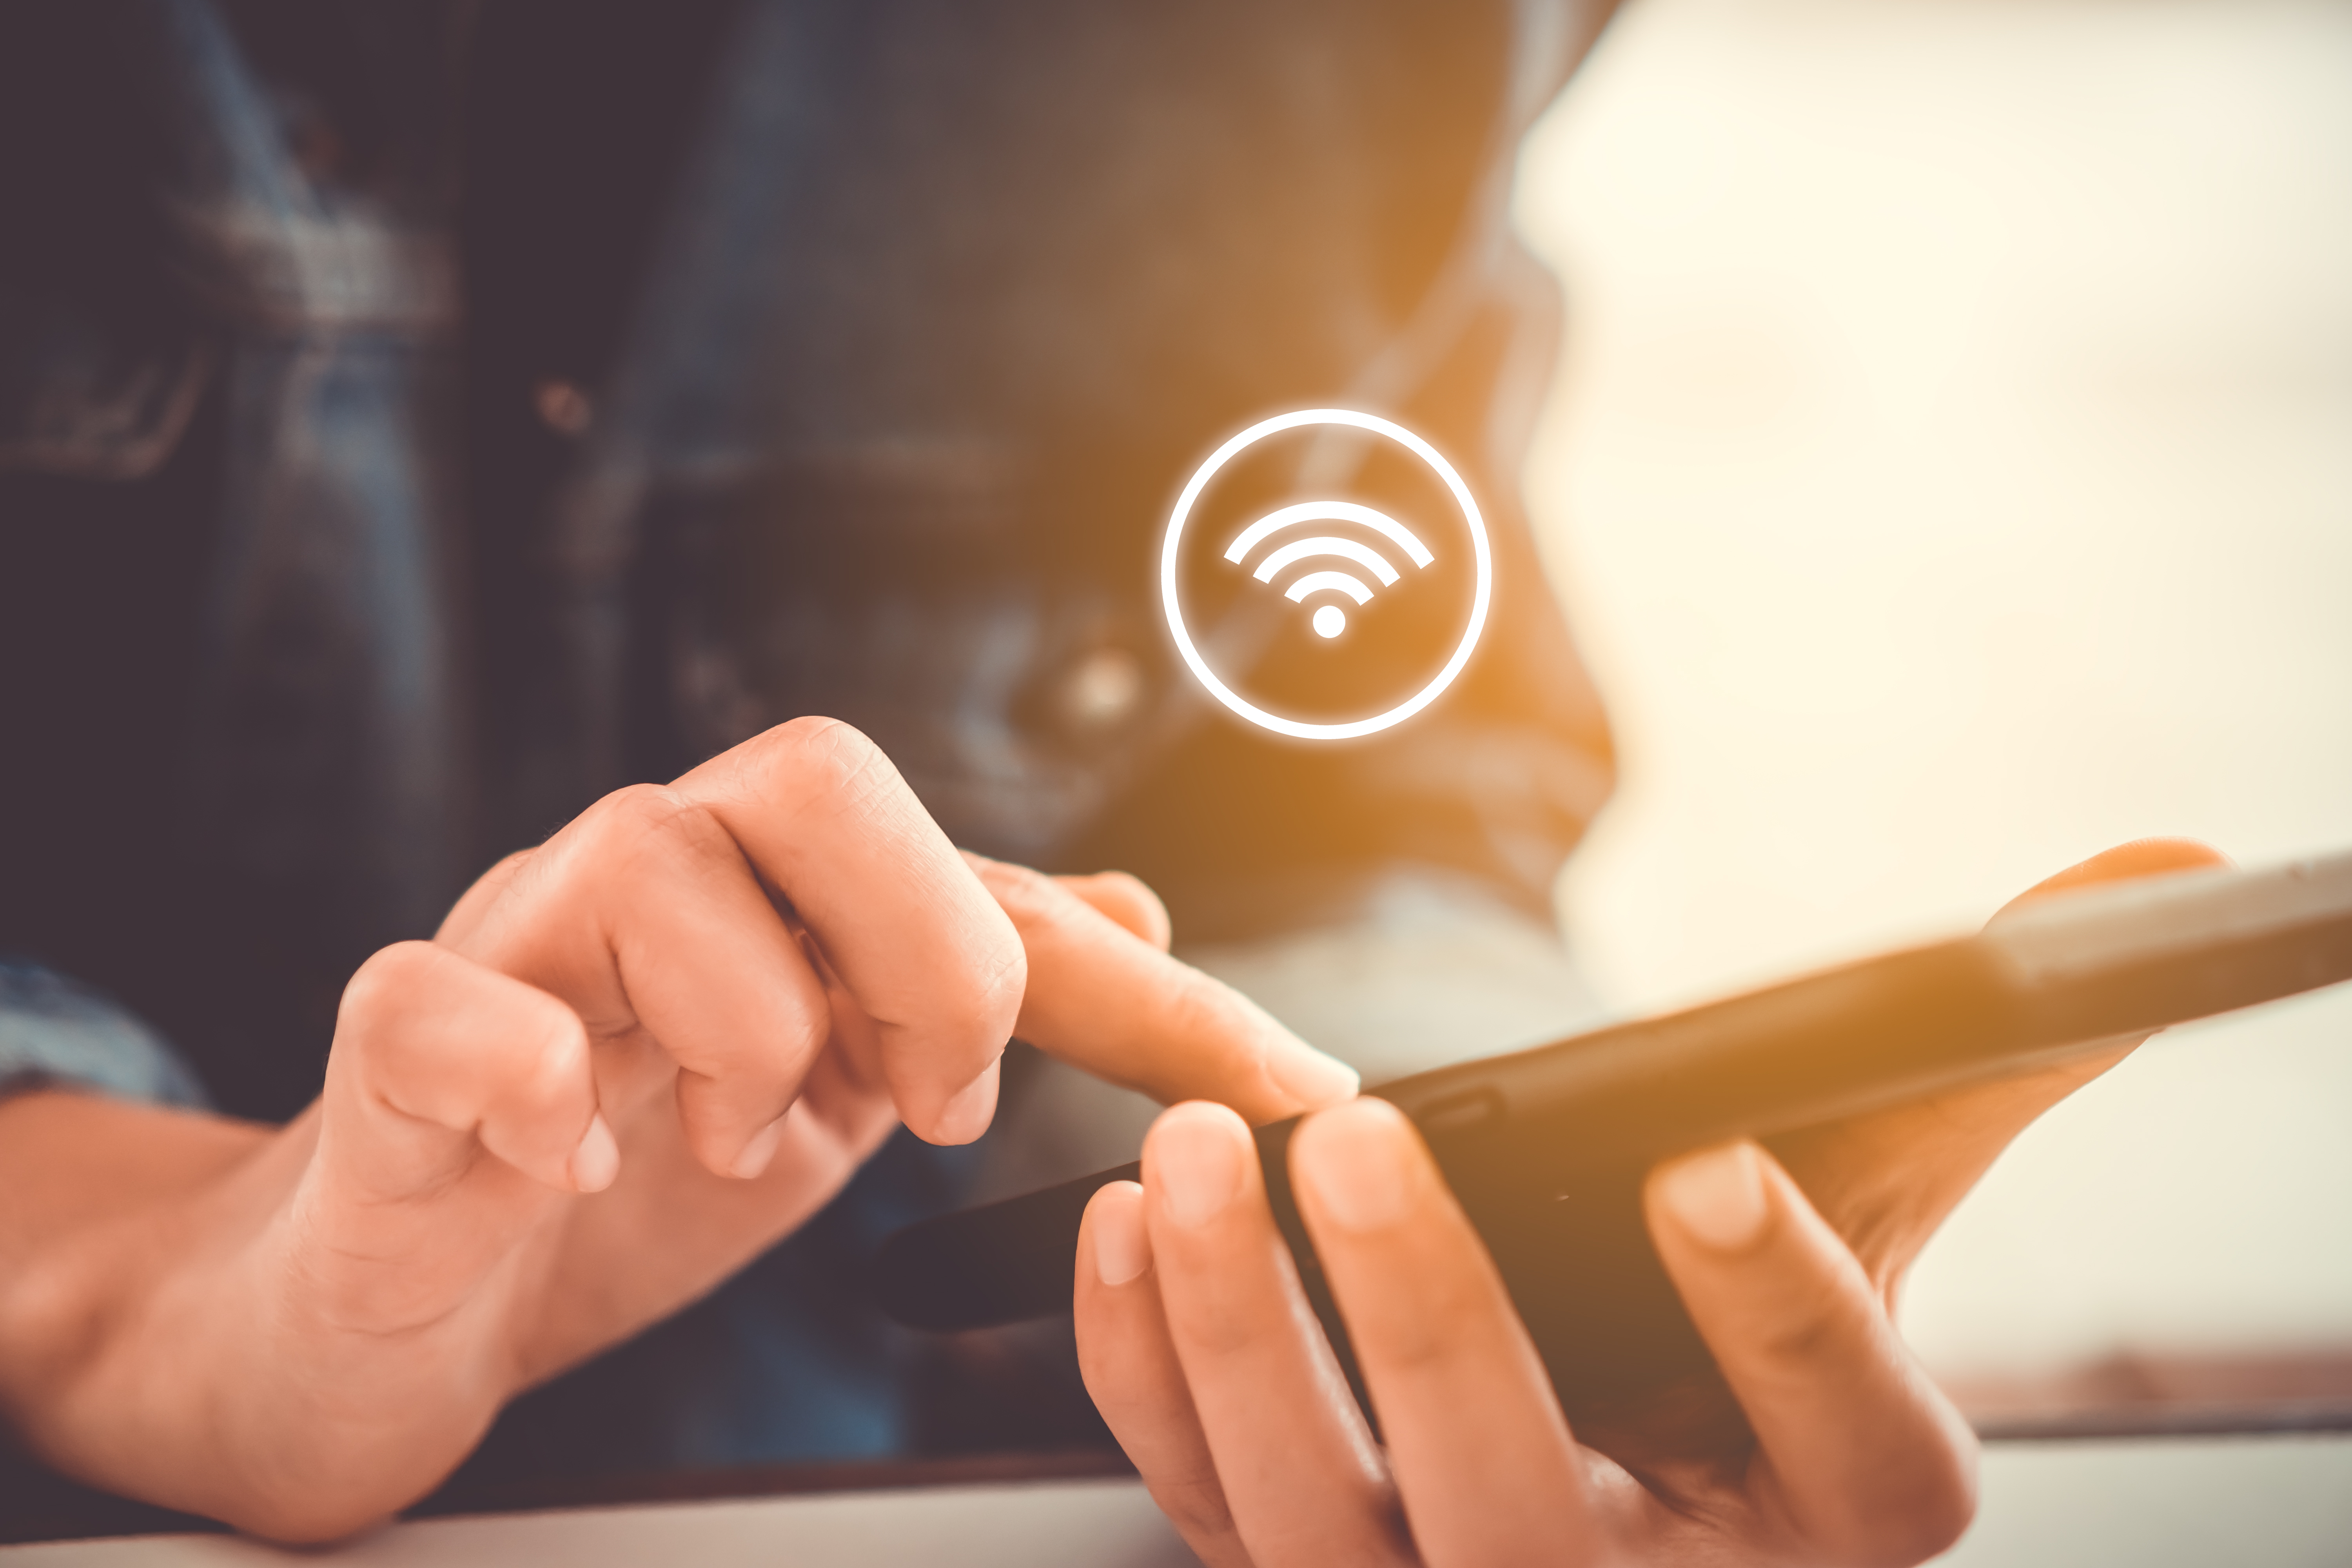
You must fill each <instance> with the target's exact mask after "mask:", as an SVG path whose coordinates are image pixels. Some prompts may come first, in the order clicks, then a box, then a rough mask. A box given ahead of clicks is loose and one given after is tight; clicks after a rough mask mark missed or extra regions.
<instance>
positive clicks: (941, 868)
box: [0, 721, 1354, 1540]
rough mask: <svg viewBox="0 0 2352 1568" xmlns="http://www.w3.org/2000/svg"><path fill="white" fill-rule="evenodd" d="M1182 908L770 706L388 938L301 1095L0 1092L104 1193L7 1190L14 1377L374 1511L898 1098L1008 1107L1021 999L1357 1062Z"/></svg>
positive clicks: (54, 1156)
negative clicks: (182, 1111) (172, 1104)
mask: <svg viewBox="0 0 2352 1568" xmlns="http://www.w3.org/2000/svg"><path fill="white" fill-rule="evenodd" d="M1166 940H1167V931H1166V918H1165V915H1164V913H1162V912H1161V911H1160V909H1159V906H1158V902H1157V900H1155V899H1153V897H1152V896H1151V894H1150V891H1149V890H1148V889H1144V888H1143V887H1142V885H1141V884H1140V883H1138V882H1135V881H1134V880H1133V879H1129V878H1124V877H1120V876H1118V875H1116V874H1112V875H1108V876H1104V877H1097V878H1072V879H1048V878H1045V877H1041V876H1039V875H1037V874H1036V873H1034V872H1027V871H1023V870H1021V869H1019V868H1013V867H1006V866H1000V865H996V864H994V863H992V862H989V861H984V860H980V859H978V858H967V857H963V856H960V855H959V854H958V853H957V852H956V850H955V849H954V848H953V847H950V845H949V843H948V841H947V839H946V837H944V836H943V835H942V834H941V833H940V830H939V828H938V827H937V826H935V825H934V824H933V823H932V822H931V821H930V819H929V816H926V815H925V813H924V812H923V810H922V808H921V806H920V805H919V803H918V802H917V801H916V800H915V798H914V796H913V795H912V794H911V793H910V792H909V791H908V789H907V787H906V785H905V784H904V783H903V782H902V781H901V780H900V778H899V777H898V773H897V772H896V770H895V769H893V768H892V767H891V765H890V763H889V762H888V761H887V759H886V758H885V757H883V755H882V754H881V752H879V751H877V749H876V748H875V747H874V746H873V745H872V743H871V742H867V741H866V739H865V738H864V737H863V736H861V735H859V734H857V733H856V731H853V730H850V729H849V728H847V727H846V726H845V725H840V724H835V723H832V722H830V721H796V722H794V723H793V724H788V725H785V726H782V728H780V729H778V730H774V731H770V732H768V733H767V734H765V735H763V736H761V737H759V738H757V739H755V740H753V741H751V742H746V743H745V744H743V745H741V746H739V747H737V748H736V749H735V750H734V751H732V752H728V753H726V754H725V755H723V756H721V757H719V758H716V759H714V760H713V761H712V762H710V763H706V764H705V765H704V766H702V767H700V768H698V769H696V770H695V771H694V772H692V773H688V774H687V775H686V776H685V777H683V778H681V779H679V780H678V781H677V783H676V784H672V785H670V786H668V787H667V788H656V787H652V786H644V787H639V788H635V789H629V790H625V791H622V792H620V793H619V794H617V795H612V796H609V797H607V798H606V799H605V800H604V801H602V802H600V803H599V804H598V805H595V806H594V807H593V808H591V809H590V810H589V811H587V812H585V813H583V815H582V816H580V817H579V818H578V819H577V820H575V821H574V822H572V824H570V825H569V826H566V827H565V828H564V829H563V830H562V832H560V833H558V834H557V835H556V836H555V837H553V838H551V839H550V840H549V841H548V842H547V843H545V844H544V845H542V846H541V847H538V848H536V849H533V850H530V851H527V852H524V853H522V854H520V855H516V856H513V857H510V858H508V859H507V860H505V861H503V862H501V863H500V864H499V866H498V867H497V868H493V869H492V870H491V871H490V872H489V873H488V874H487V875H486V876H485V877H484V878H483V879H481V881H480V882H479V883H478V884H477V885H476V886H475V887H474V888H473V889H471V890H470V891H469V892H467V895H466V896H465V897H464V899H462V900H460V901H459V902H458V904H457V907H456V908H455V909H454V910H452V911H451V913H450V915H449V917H448V919H447V920H446V922H445V923H444V925H443V927H442V929H441V931H440V932H439V933H438V935H437V936H436V940H435V941H434V942H405V943H402V944H399V945H397V946H395V947H392V948H388V949H386V950H384V951H383V952H380V953H378V954H376V955H375V956H374V957H373V958H372V959H370V960H369V961H368V963H366V964H365V965H363V966H362V968H361V970H360V972H359V973H357V974H356V975H355V976H354V977H353V978H352V982H351V984H350V985H349V987H348V988H347V989H346V991H345V993H344V996H343V1002H342V1007H341V1016H340V1017H339V1020H338V1024H337V1027H336V1032H335V1038H334V1044H333V1047H332V1050H331V1055H330V1057H329V1060H328V1065H327V1074H326V1084H325V1089H324V1092H323V1093H322V1094H321V1095H320V1099H319V1100H318V1101H317V1102H316V1103H314V1104H313V1105H312V1106H311V1107H310V1109H309V1110H307V1111H306V1112H305V1113H304V1114H303V1115H302V1116H301V1117H299V1119H297V1120H296V1121H294V1122H293V1123H291V1124H289V1126H288V1127H286V1128H284V1129H281V1130H275V1131H264V1130H260V1129H235V1130H230V1129H225V1128H224V1127H223V1125H222V1124H221V1123H219V1122H218V1121H211V1120H208V1119H195V1118H189V1117H184V1116H178V1115H173V1114H172V1113H166V1112H160V1111H155V1110H146V1109H142V1108H137V1107H131V1106H122V1105H116V1104H112V1103H110V1102H102V1101H96V1100H84V1099H82V1098H81V1097H77V1096H69V1095H59V1094H44V1095H37V1096H33V1097H30V1098H31V1099H32V1100H38V1101H47V1102H50V1103H49V1104H48V1105H47V1106H46V1107H42V1106H34V1105H20V1104H11V1105H10V1106H9V1107H7V1108H6V1110H5V1115H6V1117H7V1118H8V1119H9V1122H8V1129H7V1131H6V1132H5V1135H0V1145H6V1144H13V1145H14V1149H15V1152H16V1155H20V1156H22V1157H24V1158H25V1159H26V1160H27V1161H28V1162H29V1161H33V1160H42V1159H45V1160H46V1161H47V1163H46V1165H45V1166H44V1167H43V1168H44V1169H46V1170H47V1171H48V1172H50V1173H52V1184H53V1185H54V1186H57V1187H58V1189H59V1191H60V1192H61V1193H65V1194H67V1197H66V1198H65V1199H63V1200H61V1201H70V1202H71V1203H74V1204H78V1205H80V1207H79V1211H78V1212H79V1217H78V1218H77V1219H76V1220H75V1221H73V1222H72V1223H62V1222H60V1223H58V1224H53V1225H51V1226H48V1227H47V1230H46V1231H39V1234H37V1235H36V1234H34V1232H35V1231H37V1230H38V1229H39V1227H37V1226H36V1227H32V1228H31V1229H27V1228H26V1227H23V1226H16V1227H12V1226H11V1225H10V1224H9V1223H8V1222H6V1221H5V1220H0V1277H5V1278H0V1397H5V1401H6V1405H7V1407H8V1410H9V1413H10V1414H11V1415H12V1416H13V1417H14V1418H15V1420H16V1425H17V1426H18V1427H19V1429H20V1430H21V1431H22V1433H23V1434H24V1436H26V1438H27V1439H28V1440H29V1441H30V1442H31V1444H32V1446H33V1447H35V1448H36V1450H37V1452H38V1453H40V1455H41V1456H42V1457H43V1458H46V1459H47V1460H48V1461H49V1462H50V1463H52V1464H54V1465H57V1466H58V1468H63V1469H66V1470H68V1471H69V1472H71V1473H74V1474H78V1475H79V1476H81V1477H84V1478H85V1479H90V1480H93V1481H96V1482H98V1483H99V1484H101V1485H105V1486H110V1487H112V1488H114V1489H119V1490H123V1491H128V1492H131V1493H132V1494H134V1495H137V1496H141V1497H144V1498H147V1499H150V1500H155V1501H159V1502H163V1503H166V1504H169V1505H172V1506H175V1507H179V1508H184V1509H188V1510H194V1511H198V1512H203V1513H207V1514H211V1515H214V1516H215V1517H218V1518H222V1519H225V1520H227V1521H231V1522H234V1523H236V1524H239V1525H242V1526H244V1527H246V1528H247V1529H251V1530H254V1531H258V1532H261V1533H264V1534H268V1535H272V1536H276V1537H278V1538H281V1539H289V1540H320V1539H327V1538H331V1537H334V1536H337V1535H341V1534H345V1533H348V1532H349V1531H352V1530H353V1529H356V1528H358V1527H360V1526H362V1525H364V1524H366V1523H369V1522H371V1521H374V1520H376V1519H379V1518H381V1517H383V1515H384V1514H386V1513H388V1512H390V1511H391V1510H394V1509H395V1508H398V1507H399V1506H401V1505H403V1504H404V1503H406V1502H408V1501H410V1500H414V1499H415V1498H416V1497H417V1496H419V1495H421V1494H422V1493H424V1492H425V1491H426V1490H428V1489H430V1488H431V1487H432V1486H433V1485H434V1484H435V1483H436V1481H438V1480H439V1479H440V1478H441V1477H442V1476H443V1475H445V1474H446V1472H447V1471H448V1470H449V1469H450V1468H452V1467H453V1466H454V1465H455V1464H456V1463H457V1461H458V1460H459V1459H460V1458H463V1457H464V1456H465V1455H466V1453H467V1451H469V1450H470V1449H471V1448H472V1447H473V1446H474V1444H475V1443H476V1442H478V1440H479V1438H480V1436H481V1434H482V1433H483V1431H484V1430H485V1429H486V1428H487V1427H488V1424H489V1422H490V1420H491V1419H492V1417H493V1416H494V1415H496V1413H497V1411H498V1409H499V1406H500V1405H502V1404H503V1403H504V1402H505V1400H507V1399H508V1398H509V1397H510V1396H511V1395H513V1394H515V1393H517V1392H519V1391H520V1390H521V1389H523V1388H525V1387H528V1386H530V1384H534V1383H537V1382H540V1381H541V1380H543V1379H545V1378H547V1377H549V1376H551V1375H552V1374H554V1373H557V1372H559V1371H561V1370H562V1369H563V1368H565V1367H567V1366H569V1365H572V1364H573V1363H577V1362H579V1361H581V1360H583V1359H584V1358H586V1357H588V1356H590V1355H592V1354H593V1353H594V1352H597V1351H599V1350H601V1349H603V1348H604V1347H605V1346H607V1345H610V1344H612V1343H614V1342H617V1341H619V1340H620V1339H622V1338H624V1337H625V1336H627V1335H628V1334H630V1333H632V1332H635V1331H636V1330H638V1329H640V1328H642V1327H644V1326H646V1324H648V1323H651V1322H652V1321H656V1319H658V1318H661V1317H663V1316H665V1315H667V1313H669V1312H671V1311H674V1310H677V1308H679V1307H681V1306H683V1305H684V1304H686V1303H687V1302H688V1301H690V1300H694V1299H695V1298H696V1297H698V1296H700V1295H702V1294H704V1293H705V1292H707V1291H709V1289H712V1288H714V1287H715V1286H717V1285H718V1284H719V1282H720V1281H721V1280H722V1279H725V1278H726V1277H727V1276H728V1275H729V1274H730V1273H731V1272H732V1271H734V1270H735V1269H736V1268H740V1266H741V1265H742V1264H743V1263H745V1262H746V1261H748V1260H749V1259H750V1258H752V1257H753V1256H755V1255H756V1254H757V1253H758V1252H760V1251H761V1250H762V1249H764V1248H765V1247H768V1246H769V1245H771V1244H772V1243H773V1242H774V1241H775V1240H776V1239H778V1238H779V1237H782V1236H783V1235H784V1234H786V1233H787V1232H789V1231H790V1230H792V1229H793V1227H794V1226H798V1225H799V1224H800V1223H801V1222H802V1221H803V1220H804V1219H806V1218H807V1217H809V1216H810V1215H812V1214H814V1212H815V1211H816V1209H817V1208H819V1207H820V1206H822V1205H824V1203H825V1202H826V1201H827V1200H828V1199H829V1198H830V1197H831V1196H832V1195H833V1194H834V1193H835V1192H836V1191H837V1190H838V1189H839V1188H840V1186H841V1185H842V1184H843V1183H845V1181H846V1180H847V1179H848V1177H849V1176H850V1174H851V1173H853V1172H854V1171H855V1170H856V1167H857V1165H858V1163H860V1162H861V1161H862V1160H863V1159H864V1158H865V1157H866V1155H867V1154H869V1153H870V1152H872V1151H873V1150H874V1149H875V1148H876V1147H877V1145H878V1143H879V1142H881V1140H882V1139H883V1138H884V1137H885V1136H886V1135H887V1132H888V1131H889V1130H890V1128H891V1127H892V1125H893V1124H894V1123H895V1122H897V1121H904V1122H905V1123H906V1124H907V1125H908V1126H909V1127H911V1128H913V1129H914V1130H915V1131H917V1132H918V1133H919V1134H920V1135H922V1136H923V1137H925V1138H928V1139H929V1140H931V1141H933V1142H942V1143H952V1142H965V1141H968V1140H970V1139H971V1138H974V1137H976V1136H978V1135H979V1134H980V1133H981V1132H982V1131H983V1130H984V1129H985V1128H986V1127H987V1125H988V1123H989V1121H990V1118H991V1116H992V1112H993V1110H994V1106H995V1100H996V1088H997V1071H998V1068H997V1063H998V1058H999V1055H1000V1053H1001V1052H1002V1051H1003V1047H1004V1045H1005V1042H1006V1041H1007V1039H1008V1038H1009V1037H1011V1036H1012V1035H1013V1033H1014V1032H1015V1030H1016V1029H1018V1031H1019V1032H1020V1033H1021V1034H1022V1035H1023V1036H1024V1037H1026V1038H1029V1039H1031V1040H1032V1041H1033V1042H1034V1043H1035V1044H1036V1045H1038V1046H1039V1047H1042V1048H1044V1049H1046V1050H1048V1051H1052V1052H1055V1053H1056V1054H1058V1055H1061V1056H1062V1057H1064V1058H1066V1059H1068V1060H1071V1061H1072V1062H1074V1063H1075V1064H1076V1065H1077V1066H1080V1067H1083V1068H1090V1069H1092V1070H1095V1071H1097V1072H1099V1073H1102V1074H1103V1075H1105V1076H1108V1077H1111V1078H1113V1079H1116V1080H1118V1081H1120V1082H1122V1083H1125V1084H1128V1085H1129V1086H1131V1087H1136V1088H1139V1089H1146V1090H1147V1091H1150V1092H1155V1093H1158V1094H1160V1096H1161V1097H1162V1098H1166V1099H1178V1098H1184V1097H1187V1096H1203V1095H1205V1096H1210V1097H1213V1098H1216V1099H1220V1100H1225V1101H1227V1102H1229V1103H1231V1104H1233V1105H1234V1106H1236V1107H1237V1108H1239V1109H1240V1110H1243V1111H1244V1113H1246V1114H1248V1115H1249V1116H1251V1117H1252V1118H1253V1119H1258V1120H1263V1119H1265V1118H1268V1117H1276V1116H1282V1115H1287V1114H1291V1113H1294V1112H1296V1111H1297V1110H1302V1109H1305V1108H1307V1107H1309V1106H1312V1105H1317V1104H1322V1103H1328V1102H1330V1101H1332V1100H1337V1099H1340V1098H1343V1097H1344V1096H1345V1095H1346V1094H1348V1093H1349V1092H1351V1091H1352V1089H1353V1087H1354V1078H1353V1075H1352V1074H1351V1073H1349V1071H1348V1070H1347V1069H1346V1068H1343V1067H1341V1066H1340V1065H1339V1064H1338V1063H1336V1062H1333V1061H1330V1060H1329V1059H1328V1058H1323V1057H1321V1056H1319V1055H1318V1054H1317V1053H1315V1052H1313V1051H1311V1050H1309V1049H1308V1048H1307V1047H1306V1046H1304V1045H1303V1044H1301V1043H1300V1042H1299V1041H1297V1039H1296V1038H1295V1037H1292V1036H1290V1035H1289V1034H1288V1033H1287V1032H1286V1031H1285V1030H1283V1029H1282V1028H1281V1027H1280V1026H1278V1025H1276V1024H1275V1023H1274V1022H1273V1020H1272V1019H1270V1018H1268V1017H1267V1016H1265V1014H1264V1013H1262V1012H1260V1011H1258V1010H1257V1009H1255V1007H1253V1006H1251V1005H1249V1004H1248V1003H1246V1002H1245V1001H1244V1000H1243V999H1242V998H1240V997H1239V996H1238V995H1236V994H1234V993H1232V992H1230V991H1227V990H1225V989H1224V988H1223V987H1222V986H1220V985H1218V984H1216V983H1214V982H1213V981H1211V980H1209V979H1207V978H1206V977H1205V976H1202V975H1200V974H1198V973H1195V972H1193V971H1192V970H1189V969H1187V968H1185V967H1184V966H1183V965H1181V964H1179V963H1176V962H1175V961H1174V960H1172V959H1171V958H1169V957H1167V956H1166V954H1165V952H1164V951H1163V950H1164V948H1165V945H1166ZM58 1102H64V1103H62V1104H60V1103H58ZM43 1117H46V1120H45V1121H44V1120H43V1119H42V1118H43ZM45 1135H46V1137H47V1144H48V1146H47V1148H46V1149H43V1148H41V1147H39V1146H38V1145H39V1143H40V1142H41V1141H42V1139H43V1137H44V1136H45ZM174 1141H178V1142H174ZM137 1143H144V1144H146V1145H147V1148H146V1149H145V1151H144V1152H134V1151H133V1150H132V1149H131V1147H130V1146H131V1145H132V1144H137ZM183 1144H185V1145H187V1146H188V1147H190V1148H191V1149H193V1150H197V1151H198V1152H192V1153H191V1154H190V1155H189V1156H188V1158H187V1159H186V1160H183V1161H181V1162H179V1163H176V1164H175V1163H173V1158H172V1157H170V1156H169V1155H168V1153H167V1152H164V1151H168V1150H169V1149H172V1148H176V1147H179V1146H181V1145H183ZM77 1162H79V1164H77ZM14 1163H15V1161H14V1159H13V1157H11V1158H0V1164H5V1165H6V1167H7V1168H5V1169H0V1181H5V1180H6V1178H7V1176H8V1174H9V1171H10V1170H12V1169H13V1168H14ZM60 1173H62V1174H60ZM76 1173H78V1178H77V1175H76ZM100 1190H105V1191H109V1192H111V1193H112V1194H114V1195H113V1199H112V1201H110V1202H98V1201H96V1200H95V1199H93V1197H92V1196H91V1194H93V1193H95V1192H98V1191H100ZM92 1325H98V1326H99V1327H98V1328H96V1329H93V1327H92Z"/></svg>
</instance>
